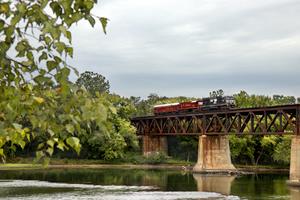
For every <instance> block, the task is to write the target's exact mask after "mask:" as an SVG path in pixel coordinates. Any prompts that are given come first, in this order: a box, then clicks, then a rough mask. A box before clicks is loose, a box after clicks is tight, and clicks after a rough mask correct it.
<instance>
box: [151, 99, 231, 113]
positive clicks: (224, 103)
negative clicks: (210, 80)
mask: <svg viewBox="0 0 300 200" xmlns="http://www.w3.org/2000/svg"><path fill="white" fill-rule="evenodd" d="M234 107H235V100H234V97H233V96H217V97H206V98H202V99H199V100H196V101H188V102H181V103H169V104H161V105H155V106H154V107H153V113H154V115H167V114H180V113H195V112H204V111H222V110H229V109H232V108H234Z"/></svg>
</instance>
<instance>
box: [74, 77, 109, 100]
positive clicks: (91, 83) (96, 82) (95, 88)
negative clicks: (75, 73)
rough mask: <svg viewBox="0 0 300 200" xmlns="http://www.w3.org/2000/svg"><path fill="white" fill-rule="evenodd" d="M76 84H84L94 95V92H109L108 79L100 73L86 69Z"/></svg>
mask: <svg viewBox="0 0 300 200" xmlns="http://www.w3.org/2000/svg"><path fill="white" fill-rule="evenodd" d="M76 84H77V85H78V86H84V87H85V88H86V89H87V90H88V91H89V92H90V93H91V94H92V95H93V96H95V95H96V92H99V93H103V92H106V93H109V87H110V86H109V81H108V80H106V78H105V77H104V76H102V75H101V74H98V73H95V72H90V71H86V72H84V73H82V74H81V75H80V77H79V78H78V79H77V81H76Z"/></svg>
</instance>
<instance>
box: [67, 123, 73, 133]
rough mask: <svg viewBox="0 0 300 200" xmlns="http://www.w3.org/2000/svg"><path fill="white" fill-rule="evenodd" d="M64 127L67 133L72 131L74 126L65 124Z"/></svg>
mask: <svg viewBox="0 0 300 200" xmlns="http://www.w3.org/2000/svg"><path fill="white" fill-rule="evenodd" d="M66 129H67V131H68V132H69V133H72V134H73V133H74V131H75V129H74V126H73V125H72V124H67V125H66Z"/></svg>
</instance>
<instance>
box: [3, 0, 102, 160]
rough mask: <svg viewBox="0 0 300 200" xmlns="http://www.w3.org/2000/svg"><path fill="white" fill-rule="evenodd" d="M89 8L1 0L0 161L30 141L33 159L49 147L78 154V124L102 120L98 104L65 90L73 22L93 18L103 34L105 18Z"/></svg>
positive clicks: (82, 1)
mask: <svg viewBox="0 0 300 200" xmlns="http://www.w3.org/2000/svg"><path fill="white" fill-rule="evenodd" d="M94 4H95V2H94V0H75V1H74V0H58V1H57V0H32V1H28V0H22V1H10V0H3V1H1V2H0V80H1V82H0V90H1V91H0V92H1V96H0V102H1V105H0V157H2V158H4V157H5V153H6V151H15V150H16V148H17V147H18V146H19V147H20V148H22V149H24V147H25V146H26V144H28V143H29V142H31V141H32V140H35V142H37V143H38V146H37V149H38V151H37V152H36V157H37V158H41V157H44V156H51V155H52V154H53V151H54V150H53V149H54V147H58V148H59V149H62V150H64V149H67V148H69V147H71V148H73V149H74V150H75V151H76V152H77V153H79V151H80V142H79V140H78V135H79V133H81V131H82V129H83V127H82V124H84V123H87V124H89V123H99V122H100V121H102V120H104V117H105V115H103V114H102V113H100V115H99V111H97V110H95V108H96V109H97V108H98V107H103V105H102V104H101V103H100V102H98V100H90V101H85V100H86V99H85V98H84V97H80V96H78V95H80V94H76V93H74V92H75V91H73V90H72V89H71V88H70V85H69V82H68V76H69V74H70V69H73V70H75V69H74V68H72V67H70V66H68V64H67V62H66V59H67V58H68V57H73V48H72V46H71V42H72V34H71V32H70V31H69V29H70V27H71V26H72V25H73V24H75V23H78V22H79V21H81V20H87V21H89V23H90V24H91V25H92V26H94V24H95V22H96V20H95V19H96V18H98V20H99V21H100V23H101V24H102V26H103V28H104V32H105V27H106V23H107V19H106V18H100V17H96V16H94V15H92V14H91V10H92V8H93V7H94ZM75 73H77V71H76V70H75ZM84 95H85V94H84ZM75 97H76V98H77V97H78V99H75ZM83 99H84V100H83ZM88 104H90V105H88ZM88 106H96V107H94V110H93V113H91V114H90V115H88V114H86V113H85V110H84V109H87V107H88ZM101 117H103V118H101ZM99 118H101V119H99Z"/></svg>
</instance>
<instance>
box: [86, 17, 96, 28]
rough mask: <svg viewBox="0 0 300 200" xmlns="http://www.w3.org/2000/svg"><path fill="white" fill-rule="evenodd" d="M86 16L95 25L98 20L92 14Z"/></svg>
mask: <svg viewBox="0 0 300 200" xmlns="http://www.w3.org/2000/svg"><path fill="white" fill-rule="evenodd" d="M86 18H87V20H88V21H89V22H90V24H91V26H92V27H94V25H95V23H96V20H95V19H94V18H93V17H92V16H90V15H88V16H86Z"/></svg>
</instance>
